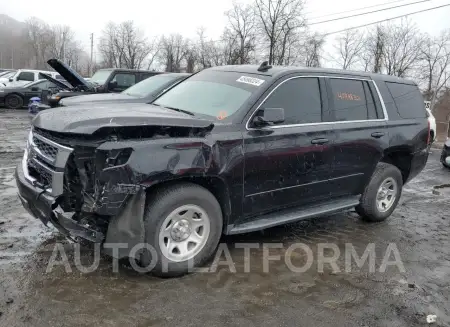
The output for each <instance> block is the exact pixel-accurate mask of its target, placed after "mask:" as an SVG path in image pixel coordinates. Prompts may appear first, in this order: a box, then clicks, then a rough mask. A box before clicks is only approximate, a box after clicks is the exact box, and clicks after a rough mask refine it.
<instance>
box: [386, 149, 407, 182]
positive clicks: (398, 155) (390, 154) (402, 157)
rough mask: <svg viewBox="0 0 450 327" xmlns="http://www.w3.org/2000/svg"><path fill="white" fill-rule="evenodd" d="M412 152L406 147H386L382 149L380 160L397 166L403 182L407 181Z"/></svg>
mask: <svg viewBox="0 0 450 327" xmlns="http://www.w3.org/2000/svg"><path fill="white" fill-rule="evenodd" d="M412 157H413V153H412V151H411V149H410V148H408V147H396V148H388V149H386V150H385V151H384V153H383V157H382V158H381V159H380V162H385V163H388V164H391V165H393V166H395V167H397V168H398V169H399V170H400V172H401V174H402V178H403V184H405V183H406V182H407V181H408V178H409V175H410V173H411V161H412Z"/></svg>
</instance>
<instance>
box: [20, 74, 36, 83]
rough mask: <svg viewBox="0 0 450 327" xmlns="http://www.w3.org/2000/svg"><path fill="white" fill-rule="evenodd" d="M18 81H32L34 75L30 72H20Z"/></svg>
mask: <svg viewBox="0 0 450 327" xmlns="http://www.w3.org/2000/svg"><path fill="white" fill-rule="evenodd" d="M17 80H18V81H29V82H33V81H34V73H31V72H21V73H20V74H19V76H17Z"/></svg>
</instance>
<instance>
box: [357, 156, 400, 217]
mask: <svg viewBox="0 0 450 327" xmlns="http://www.w3.org/2000/svg"><path fill="white" fill-rule="evenodd" d="M402 186H403V178H402V174H401V172H400V171H399V170H398V168H397V167H395V166H393V165H391V164H388V163H384V162H380V163H379V164H378V165H377V168H376V169H375V172H374V174H373V175H372V178H371V180H370V182H369V185H367V187H366V189H365V190H364V194H363V195H362V197H361V202H360V204H359V206H357V207H356V212H358V214H359V215H360V216H361V218H362V219H363V220H366V221H371V222H376V221H383V220H385V219H386V218H387V217H389V216H390V215H391V214H392V212H393V211H394V210H395V208H396V207H397V204H398V201H399V200H400V196H401V194H402Z"/></svg>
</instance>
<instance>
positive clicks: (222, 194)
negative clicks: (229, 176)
mask: <svg viewBox="0 0 450 327" xmlns="http://www.w3.org/2000/svg"><path fill="white" fill-rule="evenodd" d="M180 183H190V184H196V185H199V186H202V187H204V188H205V189H207V190H208V191H209V192H211V194H212V195H213V196H214V197H215V198H216V199H217V201H218V202H219V205H220V208H221V210H222V217H223V228H224V229H225V228H226V226H227V225H228V223H229V221H230V216H231V212H232V208H231V201H230V192H229V189H228V186H227V184H226V183H225V181H224V180H223V179H221V178H220V177H217V176H189V177H181V178H177V179H171V180H166V181H161V182H158V183H155V184H152V185H150V186H148V187H147V188H146V192H147V194H150V193H154V192H158V191H159V190H160V189H161V188H165V187H170V186H173V185H176V184H180Z"/></svg>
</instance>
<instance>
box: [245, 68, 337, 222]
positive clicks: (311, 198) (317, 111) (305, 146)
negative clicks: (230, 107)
mask: <svg viewBox="0 0 450 327" xmlns="http://www.w3.org/2000/svg"><path fill="white" fill-rule="evenodd" d="M325 88H326V87H325V83H324V80H323V79H322V78H318V77H309V76H296V77H290V78H287V79H285V80H284V81H281V82H280V83H278V85H277V86H275V87H274V88H273V89H272V91H271V92H270V93H269V95H267V97H266V98H265V99H264V100H263V101H262V102H261V104H260V105H259V106H258V109H257V111H256V112H254V113H253V116H252V118H250V119H249V121H248V124H247V126H246V127H247V128H246V131H245V132H244V133H243V136H244V156H245V169H244V195H245V196H244V207H243V210H244V214H246V215H248V216H249V215H256V214H259V213H263V212H265V211H269V210H273V209H278V208H281V207H286V206H291V205H296V204H301V203H307V204H310V203H312V202H315V201H318V200H320V199H322V198H324V197H326V198H328V196H329V194H328V192H327V182H328V179H329V173H330V170H331V159H332V156H331V155H332V153H331V144H332V143H333V138H334V136H333V131H332V124H333V123H326V122H325V121H327V114H328V107H327V100H326V90H325ZM264 108H283V109H284V112H285V121H284V122H282V123H279V124H276V125H272V126H265V127H261V128H257V127H255V126H254V125H253V124H252V119H253V117H255V116H256V115H258V114H259V113H260V112H261V111H260V109H261V110H263V109H264ZM324 122H325V123H324Z"/></svg>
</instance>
